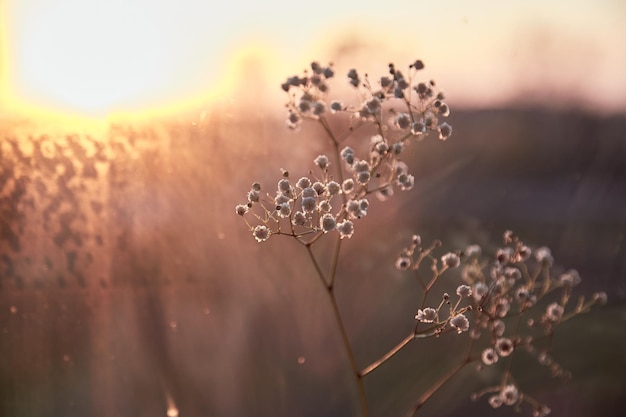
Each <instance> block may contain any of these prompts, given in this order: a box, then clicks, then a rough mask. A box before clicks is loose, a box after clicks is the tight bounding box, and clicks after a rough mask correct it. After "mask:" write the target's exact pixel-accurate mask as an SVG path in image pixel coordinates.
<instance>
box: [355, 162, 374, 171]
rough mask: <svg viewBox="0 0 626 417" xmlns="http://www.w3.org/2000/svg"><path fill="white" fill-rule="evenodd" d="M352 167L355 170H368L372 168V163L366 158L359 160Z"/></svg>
mask: <svg viewBox="0 0 626 417" xmlns="http://www.w3.org/2000/svg"><path fill="white" fill-rule="evenodd" d="M352 168H353V169H354V172H368V171H369V170H370V164H369V162H367V161H365V160H359V161H356V162H355V163H354V164H353V165H352Z"/></svg>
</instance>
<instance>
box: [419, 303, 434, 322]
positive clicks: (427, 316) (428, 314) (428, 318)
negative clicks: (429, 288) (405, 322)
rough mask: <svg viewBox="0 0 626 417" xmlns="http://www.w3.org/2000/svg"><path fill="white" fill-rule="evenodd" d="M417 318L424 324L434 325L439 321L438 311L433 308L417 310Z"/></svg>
mask: <svg viewBox="0 0 626 417" xmlns="http://www.w3.org/2000/svg"><path fill="white" fill-rule="evenodd" d="M415 318H416V319H417V320H418V321H421V322H422V323H433V322H434V321H435V320H437V310H435V309H434V308H431V307H426V308H425V309H423V310H422V309H421V308H420V309H419V310H417V315H416V316H415Z"/></svg>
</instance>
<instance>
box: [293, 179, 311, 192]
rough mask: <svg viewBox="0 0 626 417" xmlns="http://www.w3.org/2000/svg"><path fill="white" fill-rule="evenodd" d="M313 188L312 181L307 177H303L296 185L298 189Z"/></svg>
mask: <svg viewBox="0 0 626 417" xmlns="http://www.w3.org/2000/svg"><path fill="white" fill-rule="evenodd" d="M310 186H311V180H310V179H309V178H307V177H302V178H300V179H299V180H298V182H297V183H296V187H298V188H300V189H305V188H309V187H310Z"/></svg>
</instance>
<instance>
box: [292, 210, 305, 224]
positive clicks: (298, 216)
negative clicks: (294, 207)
mask: <svg viewBox="0 0 626 417" xmlns="http://www.w3.org/2000/svg"><path fill="white" fill-rule="evenodd" d="M291 222H292V223H293V224H294V225H295V226H304V224H305V223H306V215H305V214H304V213H303V212H301V211H296V212H295V214H294V215H293V219H292V220H291Z"/></svg>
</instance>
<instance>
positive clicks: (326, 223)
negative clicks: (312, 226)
mask: <svg viewBox="0 0 626 417" xmlns="http://www.w3.org/2000/svg"><path fill="white" fill-rule="evenodd" d="M336 227H337V221H336V220H335V216H333V215H332V214H330V213H326V214H324V215H323V216H322V217H321V218H320V228H321V229H322V231H323V232H324V233H328V232H330V231H331V230H335V228H336Z"/></svg>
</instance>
